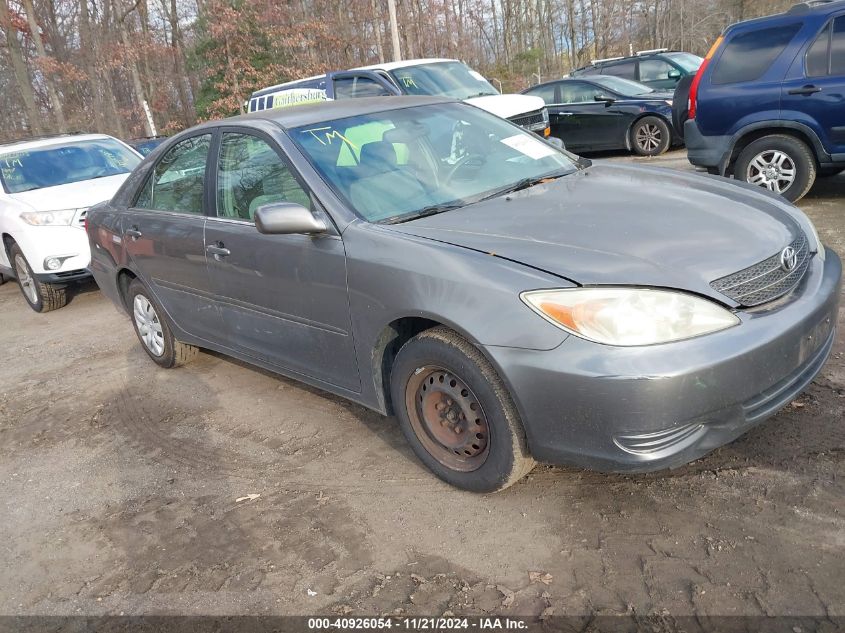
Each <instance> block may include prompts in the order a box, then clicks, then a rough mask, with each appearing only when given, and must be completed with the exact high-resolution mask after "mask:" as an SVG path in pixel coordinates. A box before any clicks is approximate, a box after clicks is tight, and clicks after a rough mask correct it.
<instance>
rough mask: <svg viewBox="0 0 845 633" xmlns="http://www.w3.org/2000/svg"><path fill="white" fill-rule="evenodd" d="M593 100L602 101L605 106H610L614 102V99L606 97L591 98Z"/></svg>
mask: <svg viewBox="0 0 845 633" xmlns="http://www.w3.org/2000/svg"><path fill="white" fill-rule="evenodd" d="M593 99H594V100H596V101H599V102H602V101H603V102H604V105H605V106H609V105H612V104H613V103H615V102H616V99H614V98H613V97H608V96H607V95H596V96H595V97H593Z"/></svg>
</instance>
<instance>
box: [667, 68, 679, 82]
mask: <svg viewBox="0 0 845 633" xmlns="http://www.w3.org/2000/svg"><path fill="white" fill-rule="evenodd" d="M680 78H681V71H680V70H678V69H677V68H673V69H672V70H670V71H669V79H674V80H675V81H677V80H678V79H680Z"/></svg>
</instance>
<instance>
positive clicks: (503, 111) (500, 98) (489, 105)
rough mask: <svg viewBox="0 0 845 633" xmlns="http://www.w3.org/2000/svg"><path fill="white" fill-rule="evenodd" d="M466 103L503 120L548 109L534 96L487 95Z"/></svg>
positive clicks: (543, 102)
mask: <svg viewBox="0 0 845 633" xmlns="http://www.w3.org/2000/svg"><path fill="white" fill-rule="evenodd" d="M466 103H470V104H472V105H474V106H476V107H478V108H481V109H482V110H487V112H490V113H491V114H495V115H496V116H498V117H501V118H503V119H508V118H510V117H512V116H517V115H520V114H527V113H529V112H536V111H537V110H540V109H542V108H545V107H546V102H545V101H543V100H542V99H541V98H540V97H535V96H532V95H487V96H486V97H473V98H472V99H466Z"/></svg>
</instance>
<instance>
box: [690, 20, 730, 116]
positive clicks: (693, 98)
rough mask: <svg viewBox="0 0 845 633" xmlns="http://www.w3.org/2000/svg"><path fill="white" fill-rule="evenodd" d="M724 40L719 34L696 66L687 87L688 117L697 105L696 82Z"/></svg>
mask: <svg viewBox="0 0 845 633" xmlns="http://www.w3.org/2000/svg"><path fill="white" fill-rule="evenodd" d="M724 41H725V38H724V37H723V36H720V37H719V39H717V40H716V42H715V43H714V44H713V46H711V47H710V51H709V52H708V53H707V57H705V58H704V61H703V62H701V66H699V67H698V72H697V73H695V78H694V79H693V80H692V83H691V84H690V87H689V115H688V116H689V118H690V119H694V118H695V111H696V110H697V106H698V84H700V83H701V78H702V77H703V76H704V71H705V70H707V67H708V66H709V65H710V60H711V59H712V58H713V55H715V54H716V51H717V50H718V49H719V47H720V46H721V45H722V42H724Z"/></svg>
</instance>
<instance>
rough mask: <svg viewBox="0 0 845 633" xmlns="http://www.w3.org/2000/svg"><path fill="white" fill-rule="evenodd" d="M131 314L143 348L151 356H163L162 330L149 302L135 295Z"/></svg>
mask: <svg viewBox="0 0 845 633" xmlns="http://www.w3.org/2000/svg"><path fill="white" fill-rule="evenodd" d="M132 313H133V316H134V317H135V327H137V328H138V338H140V339H141V342H142V343H143V344H144V347H146V348H147V350H148V351H149V352H150V353H151V354H152V355H153V356H161V355H162V354H164V330H163V329H162V327H161V321H160V320H159V318H158V314H157V313H156V311H155V308H154V307H153V304H152V303H150V300H149V299H147V298H146V297H145V296H144V295H135V300H134V301H133V310H132Z"/></svg>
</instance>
